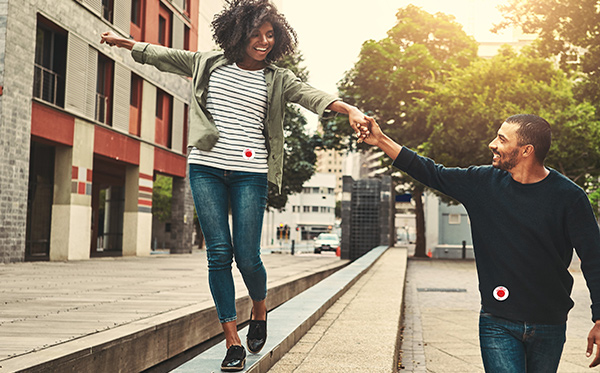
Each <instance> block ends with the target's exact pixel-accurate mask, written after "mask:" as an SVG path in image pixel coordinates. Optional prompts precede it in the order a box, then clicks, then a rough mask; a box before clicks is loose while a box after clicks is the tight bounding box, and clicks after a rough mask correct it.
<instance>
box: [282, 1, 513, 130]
mask: <svg viewBox="0 0 600 373" xmlns="http://www.w3.org/2000/svg"><path fill="white" fill-rule="evenodd" d="M282 1H283V4H282V6H281V7H280V8H279V10H280V11H281V12H282V13H283V14H284V15H285V17H286V19H287V20H288V22H289V23H290V25H291V26H292V27H293V28H294V29H295V30H296V33H297V34H298V49H299V50H300V52H302V54H303V56H304V64H305V66H306V67H307V68H308V71H309V83H310V84H311V85H313V86H314V87H316V88H319V89H321V90H323V91H325V92H328V93H331V94H334V95H336V94H337V83H338V82H339V81H340V80H341V79H342V77H343V76H344V73H345V72H346V71H348V70H349V69H350V68H352V66H353V65H354V63H355V62H356V61H357V59H358V54H359V52H360V48H361V46H362V44H363V42H365V41H367V40H370V39H373V40H380V39H383V38H385V37H386V36H387V34H386V32H387V31H388V30H389V29H391V28H392V27H393V26H394V25H395V23H396V11H397V10H398V9H399V8H402V7H405V6H406V5H408V4H411V3H412V4H414V5H416V6H419V7H421V8H423V9H424V10H425V11H427V12H429V13H433V14H434V13H437V12H442V13H446V14H452V15H454V16H455V17H456V21H457V22H458V23H460V24H462V25H463V29H464V30H465V32H466V33H467V34H469V35H473V36H474V37H475V39H476V40H477V41H480V42H481V41H510V40H511V36H512V35H510V32H504V33H503V34H501V35H496V34H492V33H491V32H489V29H490V28H492V26H493V24H494V23H498V22H499V21H500V20H501V19H502V17H501V15H500V12H499V11H498V10H497V8H496V7H497V6H498V5H499V4H504V3H506V0H412V1H410V0H282ZM305 115H306V117H307V119H308V121H309V126H308V129H309V131H310V132H312V131H314V130H315V129H316V125H317V124H316V123H317V116H316V115H314V114H312V113H311V112H308V111H306V112H305Z"/></svg>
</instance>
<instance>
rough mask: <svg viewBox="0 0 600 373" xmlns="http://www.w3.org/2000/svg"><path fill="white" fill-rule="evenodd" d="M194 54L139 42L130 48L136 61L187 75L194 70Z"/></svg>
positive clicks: (161, 69) (189, 75)
mask: <svg viewBox="0 0 600 373" xmlns="http://www.w3.org/2000/svg"><path fill="white" fill-rule="evenodd" d="M195 55H196V53H195V52H190V51H185V50H180V49H173V48H167V47H163V46H162V45H154V44H149V43H141V42H138V43H135V44H134V45H133V49H132V50H131V56H132V57H133V59H134V60H135V61H136V62H139V63H141V64H149V65H152V66H154V67H156V68H157V69H159V70H160V71H165V72H169V73H173V74H178V75H183V76H188V77H191V76H192V74H193V71H194V59H195Z"/></svg>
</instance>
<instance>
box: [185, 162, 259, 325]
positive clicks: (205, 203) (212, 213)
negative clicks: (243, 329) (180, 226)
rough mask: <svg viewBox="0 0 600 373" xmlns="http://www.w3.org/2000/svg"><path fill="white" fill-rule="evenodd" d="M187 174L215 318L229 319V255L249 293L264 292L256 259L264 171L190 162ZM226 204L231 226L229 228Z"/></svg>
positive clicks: (231, 287)
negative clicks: (229, 169)
mask: <svg viewBox="0 0 600 373" xmlns="http://www.w3.org/2000/svg"><path fill="white" fill-rule="evenodd" d="M189 177H190V186H191V188H192V196H193V197H194V205H195V206H196V212H197V214H198V220H199V221H200V226H201V228H202V233H203V234H204V239H205V242H206V255H207V257H208V283H209V285H210V292H211V294H212V297H213V300H214V301H215V306H216V308H217V314H218V315H219V321H220V322H221V323H224V322H229V321H234V320H236V318H237V316H236V310H235V287H234V283H233V276H232V274H231V264H232V262H233V258H234V257H235V262H236V265H237V267H238V269H239V270H240V273H241V274H242V278H243V279H244V283H245V284H246V287H247V288H248V293H249V294H250V298H252V299H253V300H255V301H261V300H263V299H265V298H266V296H267V272H266V271H265V267H264V265H263V263H262V260H261V259H260V235H261V232H262V223H263V216H264V213H265V207H266V203H267V190H268V189H267V174H261V173H254V172H238V171H225V170H221V169H217V168H213V167H207V166H202V165H196V164H190V165H189ZM230 208H231V215H232V223H233V229H232V230H230V228H229V209H230ZM230 232H231V233H230ZM232 235H233V239H232Z"/></svg>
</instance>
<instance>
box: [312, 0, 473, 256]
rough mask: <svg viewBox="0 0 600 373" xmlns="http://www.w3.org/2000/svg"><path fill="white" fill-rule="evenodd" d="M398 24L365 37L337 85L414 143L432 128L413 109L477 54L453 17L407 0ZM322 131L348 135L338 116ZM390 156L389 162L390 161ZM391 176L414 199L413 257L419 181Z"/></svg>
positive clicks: (392, 132) (421, 247) (420, 250)
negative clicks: (384, 33) (377, 36)
mask: <svg viewBox="0 0 600 373" xmlns="http://www.w3.org/2000/svg"><path fill="white" fill-rule="evenodd" d="M396 18H397V20H398V22H397V24H396V25H395V26H394V27H393V28H392V29H391V30H389V31H388V36H387V37H386V38H385V39H382V40H379V41H374V40H369V41H366V42H365V43H364V44H363V46H362V50H361V52H360V56H359V60H358V62H357V63H356V64H355V66H354V67H353V68H352V69H351V70H350V71H349V72H348V73H346V76H345V78H344V79H343V80H342V82H341V83H340V85H339V87H338V88H339V91H340V95H341V97H342V98H343V99H344V101H346V102H348V103H350V104H354V105H356V106H357V107H359V108H361V109H362V110H364V111H365V112H366V113H367V114H369V115H372V116H374V117H375V118H376V119H377V121H378V122H379V124H380V125H381V126H382V128H383V130H384V131H385V132H386V133H387V134H388V135H389V136H390V137H392V138H396V139H401V140H402V144H404V145H406V146H410V147H417V146H419V145H420V144H421V143H423V142H424V141H426V140H427V138H428V136H429V134H430V132H431V129H430V128H428V127H427V126H425V125H424V123H423V118H422V116H419V115H418V114H419V113H418V112H416V109H417V108H418V106H417V103H418V102H419V101H420V100H423V98H424V97H425V95H426V93H427V92H430V91H432V87H433V85H434V84H435V83H436V82H443V81H445V80H446V78H447V76H448V75H449V73H450V72H451V71H453V70H454V69H455V68H461V67H466V66H468V65H469V64H470V63H471V62H472V61H475V60H476V59H477V43H476V42H475V40H474V39H473V38H472V37H470V36H467V34H466V33H465V32H464V31H463V29H462V26H461V25H460V24H458V23H456V22H455V20H454V17H452V16H449V15H446V14H443V13H437V14H435V15H433V14H430V13H427V12H425V11H424V10H422V9H421V8H419V7H416V6H414V5H408V6H406V7H404V8H401V9H399V10H398V12H397V14H396ZM324 132H325V133H334V132H335V133H338V134H340V135H343V136H348V135H349V134H350V133H351V129H350V128H349V126H343V125H341V123H340V121H339V119H338V120H333V121H328V122H326V123H324ZM389 161H390V160H387V162H388V165H389ZM402 175H403V176H401V177H400V178H395V179H396V182H397V183H402V184H403V185H405V189H406V190H408V191H411V192H412V194H413V196H415V201H416V203H417V227H420V228H418V234H417V248H416V251H415V255H416V256H425V241H424V213H423V206H422V204H421V200H420V198H421V194H422V193H423V188H424V187H423V185H421V184H420V183H418V182H416V181H415V180H412V179H410V178H408V177H406V175H405V174H402Z"/></svg>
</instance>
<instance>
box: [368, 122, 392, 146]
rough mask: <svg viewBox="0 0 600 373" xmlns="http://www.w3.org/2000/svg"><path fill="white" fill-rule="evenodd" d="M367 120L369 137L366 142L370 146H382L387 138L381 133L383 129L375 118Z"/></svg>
mask: <svg viewBox="0 0 600 373" xmlns="http://www.w3.org/2000/svg"><path fill="white" fill-rule="evenodd" d="M366 118H367V121H368V122H367V123H368V133H369V135H368V136H366V137H365V139H364V141H365V142H366V143H367V144H369V145H373V146H380V145H381V142H382V141H384V140H385V138H386V137H387V136H386V135H385V134H384V133H383V131H381V127H379V124H377V122H376V121H375V119H374V118H371V117H366Z"/></svg>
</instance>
